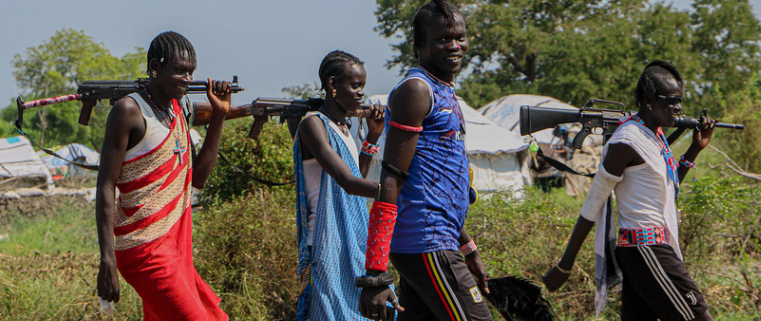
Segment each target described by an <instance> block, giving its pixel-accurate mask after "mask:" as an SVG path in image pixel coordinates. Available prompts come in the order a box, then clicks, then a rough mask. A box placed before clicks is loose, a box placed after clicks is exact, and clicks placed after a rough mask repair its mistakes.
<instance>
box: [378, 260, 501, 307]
mask: <svg viewBox="0 0 761 321" xmlns="http://www.w3.org/2000/svg"><path fill="white" fill-rule="evenodd" d="M389 257H390V259H391V262H392V264H393V265H394V267H395V268H396V269H397V271H399V274H400V275H401V276H402V277H403V278H404V279H405V281H406V284H407V285H409V286H408V287H407V288H408V289H410V290H406V289H402V291H403V292H402V294H400V300H407V301H409V302H410V303H409V304H416V303H419V302H422V303H424V304H417V306H415V307H412V306H411V305H409V304H408V305H405V301H401V302H400V303H401V304H402V306H403V307H404V308H405V309H406V310H405V312H404V313H400V314H399V320H426V318H424V317H423V318H419V317H418V316H424V315H426V314H427V313H431V314H433V315H434V316H435V318H436V319H437V320H492V318H491V312H490V311H489V308H488V306H487V305H486V299H485V298H484V297H483V296H482V294H481V292H480V291H479V290H478V286H477V285H476V282H475V280H473V276H472V275H471V274H470V271H469V270H468V268H467V266H466V265H465V262H464V261H463V259H462V256H460V255H459V253H458V252H457V251H452V250H448V251H437V252H431V253H423V254H395V253H392V254H391V255H390V256H389ZM410 292H413V293H415V294H414V295H410V294H408V293H410ZM405 296H406V297H408V298H407V299H405ZM408 307H409V308H414V309H415V310H413V311H412V312H414V313H415V314H414V315H413V314H407V313H408V312H410V311H409V308H408ZM413 317H414V318H413Z"/></svg>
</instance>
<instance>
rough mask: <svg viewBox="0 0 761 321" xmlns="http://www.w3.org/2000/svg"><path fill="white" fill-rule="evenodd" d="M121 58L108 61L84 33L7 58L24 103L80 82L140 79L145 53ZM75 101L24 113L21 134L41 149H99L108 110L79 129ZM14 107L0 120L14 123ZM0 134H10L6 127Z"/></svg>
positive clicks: (62, 34)
mask: <svg viewBox="0 0 761 321" xmlns="http://www.w3.org/2000/svg"><path fill="white" fill-rule="evenodd" d="M135 49H136V52H135V53H128V54H126V55H124V56H123V57H121V58H119V57H115V56H113V55H112V54H111V53H110V52H109V51H108V49H106V47H105V45H104V44H103V43H97V42H95V40H94V39H93V38H92V37H90V36H88V35H86V34H85V33H84V31H76V30H73V29H62V30H59V31H56V32H55V34H53V36H52V37H50V39H48V40H47V41H44V42H43V43H42V44H41V45H39V46H37V47H30V48H27V49H26V50H25V52H24V53H23V55H22V54H16V55H15V56H14V58H13V61H12V64H13V68H14V71H13V75H14V77H15V78H16V83H17V85H18V87H19V89H20V90H21V91H22V94H21V96H22V97H23V98H24V100H26V101H30V100H34V99H41V98H47V97H53V96H59V95H64V94H70V93H73V92H76V90H77V87H78V86H79V84H80V83H82V82H83V81H85V80H105V79H109V80H132V79H136V78H137V77H139V76H141V75H144V74H145V66H144V57H145V50H144V49H142V48H135ZM80 106H81V104H80V103H79V102H67V103H61V104H56V105H52V106H43V107H38V108H36V109H33V110H29V111H27V112H26V113H25V117H24V118H25V119H24V124H23V127H24V130H25V131H26V132H28V133H30V134H31V135H32V136H33V137H36V138H38V139H39V141H40V143H41V144H43V145H48V146H53V145H59V144H67V143H71V142H78V143H81V144H84V145H87V146H89V147H92V148H95V149H99V148H100V144H101V141H102V140H103V133H104V125H105V120H106V117H107V115H108V110H109V108H108V106H98V107H96V108H95V109H94V110H93V114H92V117H91V118H90V126H89V127H86V126H82V125H79V124H78V122H77V120H78V118H79V110H80ZM16 116H17V110H16V108H5V109H4V110H3V111H2V118H3V120H4V121H6V122H10V121H12V120H15V119H16ZM0 130H3V132H2V133H1V134H3V135H11V134H13V132H10V133H9V132H8V127H7V126H4V127H0Z"/></svg>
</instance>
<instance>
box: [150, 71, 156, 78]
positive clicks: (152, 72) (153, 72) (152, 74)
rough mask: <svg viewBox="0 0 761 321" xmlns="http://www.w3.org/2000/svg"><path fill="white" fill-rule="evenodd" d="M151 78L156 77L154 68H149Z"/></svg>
mask: <svg viewBox="0 0 761 321" xmlns="http://www.w3.org/2000/svg"><path fill="white" fill-rule="evenodd" d="M151 78H156V71H155V70H151Z"/></svg>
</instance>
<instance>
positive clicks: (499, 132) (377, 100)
mask: <svg viewBox="0 0 761 321" xmlns="http://www.w3.org/2000/svg"><path fill="white" fill-rule="evenodd" d="M387 100H388V95H373V96H370V97H368V98H366V99H365V104H382V105H386V102H387ZM459 102H460V107H461V109H462V111H463V116H464V118H465V130H466V134H465V147H466V148H467V150H468V159H469V161H470V166H471V168H472V169H473V185H474V187H475V188H476V190H478V191H479V192H481V193H491V192H497V191H507V190H511V191H514V192H515V191H518V190H520V189H521V188H522V187H523V186H524V185H526V184H531V176H530V174H529V170H528V164H527V153H526V147H527V145H526V144H524V143H523V141H522V140H521V139H520V135H518V134H517V133H512V132H510V131H508V130H505V129H504V128H501V127H499V126H497V125H495V124H494V123H493V122H492V121H490V120H489V119H488V118H486V117H484V116H483V115H481V114H480V113H479V112H478V111H476V110H475V109H473V108H472V107H470V106H469V105H468V104H467V103H466V102H465V101H464V100H462V99H460V100H459ZM352 122H353V123H354V124H357V125H354V126H352V128H351V131H352V134H353V135H354V137H355V141H356V142H357V144H358V148H361V144H362V143H363V142H364V137H365V132H366V130H367V125H366V124H365V123H364V122H363V121H362V120H360V119H356V118H354V119H352ZM384 143H385V135H384V136H381V138H380V139H379V140H378V144H379V145H381V149H380V152H379V153H378V155H376V156H375V157H376V158H375V159H374V161H373V164H372V165H373V166H372V168H371V170H370V173H369V174H368V179H371V180H378V179H379V177H378V176H379V175H380V159H381V158H382V155H381V154H382V152H383V145H384ZM516 196H517V194H516Z"/></svg>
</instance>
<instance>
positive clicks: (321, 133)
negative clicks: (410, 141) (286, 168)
mask: <svg viewBox="0 0 761 321" xmlns="http://www.w3.org/2000/svg"><path fill="white" fill-rule="evenodd" d="M301 122H302V123H301V125H300V126H299V133H298V135H299V139H300V143H301V148H302V150H304V151H305V153H304V154H305V156H306V157H309V155H311V156H312V157H314V159H315V160H317V163H318V164H320V167H322V168H323V169H324V170H325V172H327V173H328V175H330V177H333V179H334V180H335V181H336V182H337V183H338V185H340V186H341V188H343V189H344V190H345V191H346V192H347V193H349V194H352V195H359V196H364V197H374V196H375V194H376V192H377V190H378V183H377V182H373V181H370V180H366V179H363V178H359V177H356V176H354V174H352V172H351V169H349V166H348V165H346V163H345V162H344V161H343V159H342V158H341V156H339V155H338V153H336V151H335V150H333V148H332V147H331V146H330V142H329V141H328V132H327V129H325V125H324V124H323V123H322V121H321V120H320V118H319V117H314V116H312V117H306V118H304V120H302V121H301ZM375 139H376V141H377V139H378V138H377V137H376V138H375ZM349 148H354V146H349ZM368 158H369V156H368Z"/></svg>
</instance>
